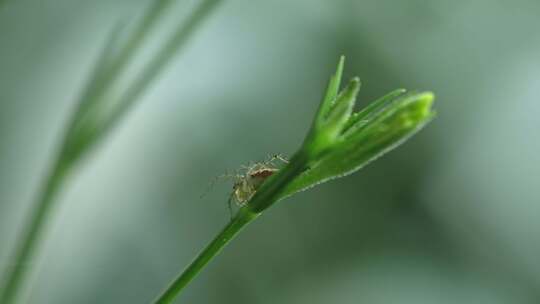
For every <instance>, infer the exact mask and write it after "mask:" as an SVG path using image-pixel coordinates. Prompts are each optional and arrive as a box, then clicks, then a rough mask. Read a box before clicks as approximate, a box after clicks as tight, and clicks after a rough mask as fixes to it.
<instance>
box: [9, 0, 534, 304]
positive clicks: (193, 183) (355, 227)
mask: <svg viewBox="0 0 540 304" xmlns="http://www.w3.org/2000/svg"><path fill="white" fill-rule="evenodd" d="M148 4H149V1H147V0H136V1H135V0H115V1H106V0H99V1H84V0H48V1H46V0H8V1H5V0H4V1H3V3H2V4H0V269H5V268H7V267H9V260H8V256H9V254H10V253H11V252H12V250H11V249H12V246H13V245H14V241H15V238H16V237H17V232H18V231H19V229H20V227H21V223H22V219H23V218H24V215H25V214H26V213H27V211H28V208H29V207H30V205H31V203H32V199H33V198H34V197H35V195H36V191H37V189H38V188H39V184H40V182H41V181H42V179H43V178H44V174H45V172H46V169H47V167H48V166H49V165H50V162H51V160H52V157H53V155H54V149H55V147H56V146H57V145H58V141H59V136H60V134H61V133H62V129H63V127H64V126H65V124H66V122H67V119H68V117H69V113H70V111H71V109H72V106H73V104H74V102H75V100H76V98H77V96H78V95H79V93H80V91H81V88H82V87H83V85H84V83H85V81H86V79H87V77H88V74H89V71H90V70H91V67H92V65H93V62H94V59H95V58H96V56H97V54H98V52H99V50H100V48H101V47H102V45H103V41H104V39H105V36H106V34H107V32H109V30H110V29H111V27H112V26H113V25H114V24H115V23H117V22H118V21H119V20H120V21H122V22H125V23H128V24H129V23H131V22H133V21H134V20H135V19H136V17H137V16H140V14H141V12H143V11H144V9H145V8H146V7H147V6H148ZM196 4H197V1H193V0H191V1H183V0H179V1H178V5H176V6H175V8H174V10H171V11H170V12H169V13H168V18H169V19H168V20H164V23H163V25H162V27H161V30H160V31H158V33H168V32H169V30H170V26H169V24H170V25H172V24H174V23H175V21H177V19H179V18H184V17H185V16H186V15H187V14H188V13H189V12H190V11H191V10H192V9H193V6H194V5H196ZM539 28H540V2H539V1H536V0H520V1H503V0H501V1H488V0H473V1H442V0H439V1H421V0H408V1H389V0H384V1H381V0H379V1H375V0H369V1H353V0H338V1H324V0H309V1H308V0H296V1H286V0H275V1H261V0H259V1H247V0H236V1H223V3H222V4H221V5H220V7H219V8H218V9H217V11H216V12H215V13H214V14H212V16H211V17H210V18H209V19H208V20H206V22H205V23H204V25H203V27H202V28H201V29H200V30H199V31H198V32H197V33H196V34H195V35H194V37H192V38H193V39H191V40H190V41H189V44H188V45H187V47H186V48H185V49H184V50H183V51H182V52H181V53H180V54H178V56H176V58H175V60H174V61H173V62H171V63H170V64H169V65H168V67H167V69H166V70H165V71H164V72H163V73H162V74H160V77H159V78H158V79H157V81H156V82H155V83H154V84H153V85H152V86H151V88H150V89H149V90H147V91H146V94H145V95H144V97H143V98H142V99H141V100H140V102H139V103H138V104H137V106H136V107H135V108H133V110H132V111H131V112H130V113H129V115H128V116H127V117H126V119H124V120H123V122H122V123H121V124H120V126H119V128H117V129H115V131H114V134H112V135H111V136H109V137H108V138H107V139H106V141H104V142H103V143H102V144H101V145H100V146H99V148H98V149H97V150H96V151H94V153H92V155H91V156H90V157H89V158H88V159H86V161H85V162H84V164H82V166H81V167H80V168H79V169H80V170H79V171H78V172H77V173H76V174H75V175H73V176H72V178H71V179H70V181H69V183H68V184H67V185H66V187H64V189H63V192H62V193H61V195H60V197H59V198H58V199H59V200H61V202H60V204H59V205H58V208H56V209H55V214H54V222H53V224H52V225H51V226H50V227H49V228H50V229H48V233H47V241H46V242H45V244H44V246H42V256H41V258H40V259H38V260H35V261H33V263H32V264H31V265H30V266H31V267H33V268H34V270H35V271H34V274H33V276H32V284H31V285H32V288H31V290H28V291H27V292H28V296H27V298H26V300H25V301H26V302H27V303H148V302H149V301H150V300H151V299H153V298H154V297H155V296H156V295H157V294H158V293H159V291H161V290H162V289H163V287H164V286H165V285H166V284H168V283H169V281H170V280H171V279H172V278H173V277H174V276H175V275H176V274H177V273H178V272H179V271H180V270H181V269H182V268H183V267H184V266H185V265H186V264H187V263H188V262H189V261H190V260H191V259H192V258H193V257H194V255H195V254H196V253H197V252H198V251H199V250H200V249H201V248H202V247H203V246H204V245H205V243H207V242H208V241H209V240H210V239H211V238H212V237H213V236H214V235H215V234H216V233H217V232H218V231H219V229H220V228H221V227H222V226H223V225H225V223H226V222H227V221H228V219H229V214H228V210H227V206H226V200H227V196H228V194H229V192H230V185H229V184H226V183H225V184H220V185H218V186H217V187H215V189H214V190H213V191H212V192H210V193H209V194H208V195H207V196H205V197H204V198H200V195H201V194H202V193H204V192H205V191H206V189H207V185H208V183H209V181H210V180H212V178H214V177H215V176H216V175H219V174H221V173H223V172H225V171H226V170H232V169H235V168H237V167H239V166H240V165H241V164H244V163H247V162H248V161H251V160H260V159H263V158H264V157H265V156H266V155H268V154H270V153H278V152H280V153H284V154H286V155H290V154H291V153H293V152H294V151H295V149H296V148H297V147H299V145H300V143H301V140H302V139H303V136H304V135H305V133H306V130H307V128H308V127H309V124H310V120H311V118H312V116H313V114H314V112H315V110H316V107H317V104H318V102H319V100H320V98H321V94H322V92H323V88H324V86H325V82H326V80H327V78H328V76H329V75H330V73H331V72H332V71H333V69H334V67H335V64H336V62H337V59H338V57H339V55H341V54H344V55H346V56H347V59H348V62H347V66H346V75H347V77H352V76H354V75H359V76H360V77H361V79H362V82H363V89H362V91H361V93H360V104H361V105H365V104H366V103H367V102H369V101H372V100H374V99H375V98H376V97H378V96H381V95H383V94H385V93H387V92H388V91H390V90H392V89H395V88H399V87H404V88H408V89H419V90H432V91H434V92H435V93H436V96H437V102H436V109H437V111H438V113H439V116H438V118H437V119H436V120H435V121H434V122H433V123H432V124H431V125H430V126H429V127H428V128H426V129H425V130H423V131H422V132H421V133H420V134H419V135H418V136H416V137H414V138H413V139H412V140H410V141H409V142H407V143H406V144H405V145H404V146H402V147H400V148H399V149H398V150H396V151H394V152H392V153H390V154H389V155H387V156H385V157H383V158H382V159H380V160H378V161H377V162H375V163H373V164H371V165H369V166H368V167H366V168H365V169H364V170H362V171H360V172H359V173H357V174H355V175H353V176H350V177H347V178H344V179H341V180H339V181H333V182H330V183H327V184H324V185H321V186H320V187H317V188H315V189H312V190H310V191H307V192H303V193H301V194H299V195H296V196H294V197H292V198H290V199H288V200H286V201H283V202H281V203H279V204H278V205H276V206H275V207H274V208H272V209H270V210H269V211H268V212H267V213H266V214H265V215H264V216H263V217H261V218H260V219H259V220H258V221H256V222H255V223H254V224H252V225H251V226H250V227H248V228H247V229H246V230H245V231H244V232H243V233H241V234H240V236H239V237H238V238H237V239H236V240H235V241H233V242H232V243H231V244H230V246H229V247H227V248H226V250H225V251H224V252H223V253H222V254H221V255H219V256H218V257H217V258H216V259H215V260H214V261H213V262H212V263H211V264H210V265H209V266H208V267H207V268H206V269H205V270H204V271H203V272H202V274H201V275H200V276H199V277H198V278H197V279H196V280H195V281H194V282H193V283H192V284H191V285H190V286H189V287H188V288H187V289H186V291H185V293H184V294H183V295H182V296H181V297H180V299H179V300H178V302H179V303H235V304H243V303H250V304H252V303H262V304H266V303H314V304H318V303H321V304H322V303H325V304H326V303H370V304H376V303H475V304H478V303H490V304H492V303H538V302H539V301H540V233H539V232H540V173H539V172H540V135H539V134H540V130H539V128H540V121H539V119H538V116H539V115H538V114H540V100H539V98H538V96H540V94H539V89H540V77H539V75H540V56H539V54H540V35H539V30H538V29H539ZM155 38H156V39H159V38H160V37H159V35H157V37H155ZM151 47H152V46H150V49H151ZM26 302H25V303H26Z"/></svg>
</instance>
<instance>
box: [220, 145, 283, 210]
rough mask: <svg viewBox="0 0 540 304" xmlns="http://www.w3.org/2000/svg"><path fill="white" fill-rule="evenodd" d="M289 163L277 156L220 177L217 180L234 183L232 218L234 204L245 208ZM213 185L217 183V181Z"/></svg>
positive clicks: (231, 197) (231, 200)
mask: <svg viewBox="0 0 540 304" xmlns="http://www.w3.org/2000/svg"><path fill="white" fill-rule="evenodd" d="M277 161H280V162H281V164H279V163H276V162H277ZM288 162H289V161H288V160H287V159H286V158H285V157H283V156H282V155H279V154H275V155H272V156H271V157H269V158H268V159H267V160H265V161H262V162H256V163H252V164H248V165H247V166H241V167H240V169H239V170H237V171H236V172H234V173H233V174H224V175H221V176H218V177H217V178H216V179H220V178H225V179H230V180H232V181H233V189H232V192H231V194H230V196H229V200H228V206H229V211H230V213H231V217H232V204H233V202H235V203H236V204H237V205H238V206H240V207H241V206H244V205H245V204H246V203H247V202H248V201H249V200H250V199H251V198H252V197H253V195H254V194H255V193H256V192H257V190H258V189H259V188H260V187H261V185H262V184H263V183H264V181H265V180H266V179H267V178H269V177H270V176H272V175H273V174H274V173H276V172H277V171H279V169H280V165H283V164H287V163H288ZM213 183H215V181H214V182H213ZM213 183H212V184H213Z"/></svg>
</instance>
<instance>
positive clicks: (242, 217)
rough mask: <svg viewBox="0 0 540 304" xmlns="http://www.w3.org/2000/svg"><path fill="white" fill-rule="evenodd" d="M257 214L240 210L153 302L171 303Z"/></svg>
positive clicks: (158, 303) (243, 209) (245, 209)
mask: <svg viewBox="0 0 540 304" xmlns="http://www.w3.org/2000/svg"><path fill="white" fill-rule="evenodd" d="M257 216H258V214H257V213H253V212H252V211H250V210H249V209H248V208H242V209H240V211H239V212H238V213H237V214H236V216H235V217H234V218H233V219H232V220H231V221H230V222H229V224H228V225H227V226H225V228H223V230H222V231H221V232H220V233H219V234H218V235H217V236H216V237H215V238H214V239H213V240H212V241H211V242H210V244H208V245H207V246H206V248H204V250H203V251H202V252H201V253H200V254H199V255H198V256H197V257H196V258H195V260H193V262H191V264H190V265H189V266H188V267H187V268H186V269H185V270H184V272H182V274H181V275H180V276H178V277H177V278H176V279H175V280H174V281H173V282H172V283H171V285H170V286H169V287H168V288H167V289H166V290H165V291H164V292H163V294H161V295H160V296H159V298H157V299H156V300H155V302H154V303H156V304H165V303H171V302H172V301H173V300H174V299H175V298H176V296H177V295H178V293H180V291H181V290H182V289H183V288H184V287H185V286H186V285H187V284H188V283H189V282H191V280H193V278H194V277H195V276H196V275H197V274H198V273H199V272H200V271H201V269H203V268H204V266H206V264H208V262H210V260H211V259H212V258H213V257H214V256H216V255H217V254H218V253H219V252H220V251H221V250H222V249H223V247H225V245H227V243H229V241H230V240H232V239H233V238H234V237H235V236H236V235H237V234H238V232H240V230H241V229H242V228H243V227H244V226H246V225H247V224H249V223H250V222H251V221H253V220H254V219H255V218H257Z"/></svg>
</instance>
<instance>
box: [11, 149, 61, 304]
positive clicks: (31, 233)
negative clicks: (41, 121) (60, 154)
mask: <svg viewBox="0 0 540 304" xmlns="http://www.w3.org/2000/svg"><path fill="white" fill-rule="evenodd" d="M68 173H69V167H67V166H65V165H64V164H63V163H62V160H61V159H60V158H58V159H57V160H56V161H55V164H54V166H53V167H52V168H51V170H50V173H49V174H48V178H47V179H46V182H45V184H44V185H43V188H42V189H41V191H40V192H39V193H40V194H39V195H38V198H37V204H36V206H35V208H31V210H30V212H31V213H30V215H29V216H28V219H27V220H26V222H25V223H24V225H23V227H24V229H25V230H24V231H23V232H22V234H21V238H20V239H18V240H17V241H18V244H17V247H16V248H17V249H16V252H15V255H14V258H13V260H12V262H11V264H10V268H11V271H10V272H9V273H8V275H7V280H6V286H4V288H3V289H2V290H0V303H2V304H9V303H14V302H15V300H16V297H17V295H18V293H19V290H20V289H21V287H22V286H23V282H24V280H25V278H26V276H27V273H28V271H29V270H30V268H31V267H30V265H31V264H32V260H33V259H34V254H35V252H36V248H37V246H39V243H40V240H41V239H42V236H43V234H44V233H45V231H44V229H43V227H44V226H46V225H44V224H45V223H46V222H47V220H48V218H49V216H50V214H51V211H52V209H53V206H54V204H52V202H53V201H54V199H55V196H56V194H57V193H58V191H59V189H60V188H61V185H62V183H63V182H64V180H65V179H66V177H67V175H68Z"/></svg>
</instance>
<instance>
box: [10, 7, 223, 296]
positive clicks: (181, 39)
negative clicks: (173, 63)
mask: <svg viewBox="0 0 540 304" xmlns="http://www.w3.org/2000/svg"><path fill="white" fill-rule="evenodd" d="M1 1H2V0H0V2H1ZM172 2H173V1H172V0H153V5H152V6H151V7H150V10H149V11H148V12H147V14H146V15H145V16H144V17H143V20H142V23H141V24H140V25H139V26H137V27H136V29H135V31H134V33H133V35H132V36H130V37H129V38H128V41H127V43H126V44H125V46H124V47H123V48H121V49H120V50H119V51H118V52H117V53H116V54H113V53H114V50H113V49H114V47H113V46H114V45H113V43H114V40H115V37H116V34H115V32H117V31H113V34H112V35H111V39H110V41H109V43H108V46H107V47H106V49H105V51H104V53H103V54H102V56H100V57H101V59H100V61H99V62H98V66H97V69H96V71H95V73H94V75H93V76H92V77H91V78H90V82H89V85H88V86H87V88H86V90H84V92H83V94H82V96H81V98H80V100H79V103H78V106H77V108H76V110H75V112H74V114H73V116H72V118H71V121H70V123H69V124H68V129H67V132H66V133H65V134H64V137H63V142H62V144H61V145H60V147H61V148H60V149H59V151H58V153H57V155H58V157H57V159H56V161H55V162H54V164H53V166H52V167H51V170H50V173H49V174H48V175H47V178H46V180H45V181H44V184H43V188H42V190H41V192H40V194H39V195H38V198H37V199H36V202H35V206H34V207H33V208H32V209H31V210H30V214H29V216H28V219H27V220H26V221H25V222H24V225H23V227H24V228H23V229H24V230H23V232H22V234H21V237H20V238H18V242H19V243H18V244H17V247H16V251H15V254H14V257H13V260H12V261H13V262H12V263H11V265H12V267H13V269H12V271H11V272H9V273H8V274H7V276H6V277H5V282H6V285H5V287H4V288H2V289H0V303H1V304H10V303H14V302H15V300H16V297H17V296H18V293H19V291H20V289H21V288H22V287H23V284H24V281H25V278H26V276H27V273H28V271H29V267H28V265H29V262H30V261H31V260H32V259H33V257H34V255H35V251H36V249H37V248H38V246H39V244H40V243H41V241H42V238H43V236H44V234H45V232H46V229H45V228H47V223H48V221H49V218H50V217H51V213H52V212H51V211H52V210H53V209H54V206H55V199H54V198H55V195H56V194H57V192H58V191H59V190H60V188H61V187H62V184H63V183H64V182H65V180H66V175H67V174H68V171H72V170H73V168H74V167H76V166H77V165H78V164H79V163H80V162H81V159H82V158H83V157H84V156H85V155H86V154H88V152H89V151H90V150H91V149H92V147H94V146H95V145H96V144H97V143H98V142H99V141H102V140H103V138H104V137H106V135H107V134H108V133H110V130H111V129H113V127H114V125H116V124H117V123H118V122H119V121H120V120H121V118H122V116H124V115H125V112H126V111H127V109H128V108H129V107H131V106H132V105H133V103H134V102H135V100H136V99H138V97H139V96H140V95H141V94H142V93H143V91H144V90H145V89H146V88H147V87H148V86H149V85H150V84H151V82H152V81H153V80H154V79H155V78H156V76H157V75H158V74H159V72H160V71H161V70H162V69H163V67H164V66H165V65H166V64H167V62H169V60H170V59H171V58H172V57H173V55H174V54H175V53H176V52H177V51H178V50H179V49H180V48H181V47H182V46H183V45H184V44H185V42H186V41H187V40H188V38H189V37H190V36H191V34H192V33H193V32H194V31H195V30H196V29H197V27H198V26H199V25H200V24H201V22H202V21H203V19H205V17H206V16H207V15H208V14H209V13H210V12H211V11H212V9H213V8H214V7H215V6H216V4H217V3H219V2H220V0H204V1H203V3H202V4H201V5H200V6H199V7H198V8H197V10H196V11H195V12H194V13H193V14H192V15H191V16H190V18H189V19H188V21H187V22H186V24H185V25H184V26H183V27H180V28H179V29H178V30H176V31H175V33H174V34H173V35H172V37H170V40H169V41H168V42H167V43H166V45H165V46H164V47H163V48H161V49H160V50H159V51H158V54H157V55H156V56H155V57H154V58H153V59H152V60H151V62H150V63H149V64H148V65H147V66H146V67H145V69H144V70H143V71H142V73H141V74H140V75H137V77H136V79H135V80H134V82H133V83H132V84H131V85H130V86H129V87H128V89H127V92H126V93H125V94H123V95H122V96H121V97H120V100H119V101H118V102H119V106H118V109H117V110H116V111H114V112H113V113H112V114H111V116H112V117H111V118H110V119H109V121H108V122H107V123H106V124H105V125H104V126H103V127H101V128H98V129H92V133H90V134H85V136H89V140H88V139H84V141H85V142H84V144H83V145H81V146H79V143H78V141H77V140H75V141H73V138H72V136H71V135H72V133H71V132H72V131H73V130H74V128H76V127H77V122H78V121H79V119H81V115H82V114H83V113H85V112H86V111H87V110H88V107H92V106H94V105H95V104H96V100H101V99H103V98H104V97H105V96H106V95H107V92H108V91H109V90H110V89H111V88H112V87H113V86H114V85H115V84H116V82H117V80H118V77H119V76H120V75H121V74H122V72H123V71H124V70H125V68H126V67H127V65H128V64H129V62H131V61H132V59H133V58H134V56H135V53H136V52H137V50H138V49H139V48H140V47H141V45H142V44H143V43H144V42H145V40H146V38H147V37H148V36H149V33H150V31H151V30H152V28H153V27H154V26H155V24H156V21H158V19H159V17H160V16H161V15H162V14H163V13H164V12H165V11H166V9H167V7H168V6H169V5H170V4H171V3H172ZM98 104H99V103H98ZM74 149H75V150H74Z"/></svg>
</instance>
